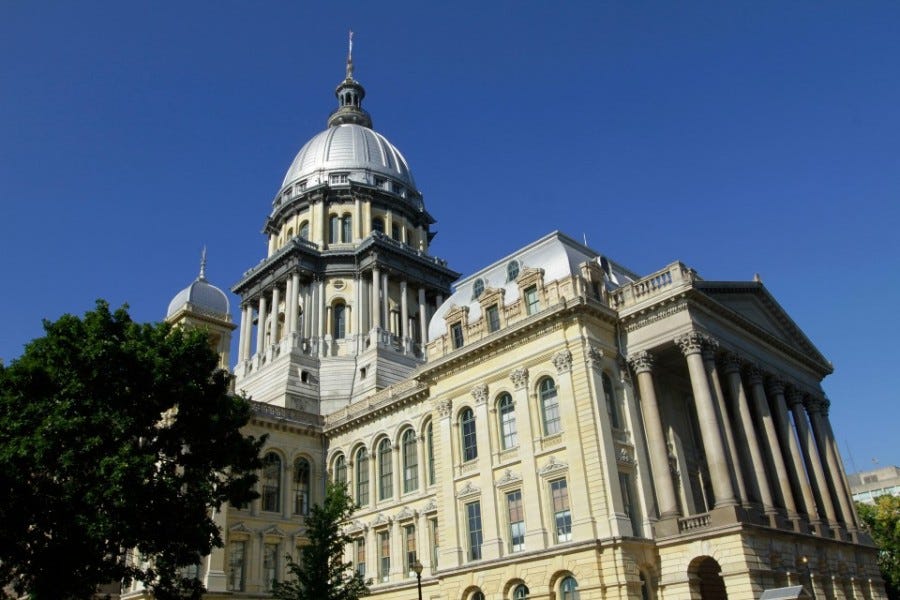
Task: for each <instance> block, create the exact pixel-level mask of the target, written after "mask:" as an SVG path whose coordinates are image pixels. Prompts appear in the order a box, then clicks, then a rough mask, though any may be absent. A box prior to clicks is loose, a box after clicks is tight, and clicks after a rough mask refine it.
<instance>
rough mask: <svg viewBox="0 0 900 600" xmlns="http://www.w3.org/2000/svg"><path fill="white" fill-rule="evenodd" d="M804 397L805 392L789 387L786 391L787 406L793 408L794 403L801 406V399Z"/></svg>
mask: <svg viewBox="0 0 900 600" xmlns="http://www.w3.org/2000/svg"><path fill="white" fill-rule="evenodd" d="M805 397H806V394H804V393H803V392H801V391H800V390H798V389H797V388H791V389H790V390H789V391H788V393H787V402H788V406H790V407H791V408H793V407H794V406H796V405H798V404H799V405H801V406H803V399H804V398H805Z"/></svg>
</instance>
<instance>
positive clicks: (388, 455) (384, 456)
mask: <svg viewBox="0 0 900 600" xmlns="http://www.w3.org/2000/svg"><path fill="white" fill-rule="evenodd" d="M393 454H394V448H393V444H391V440H390V439H388V438H383V439H382V440H381V441H380V442H378V446H377V451H376V455H377V457H378V458H377V460H378V462H377V465H378V499H379V500H390V499H391V498H393V497H394V456H393Z"/></svg>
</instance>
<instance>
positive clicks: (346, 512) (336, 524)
mask: <svg viewBox="0 0 900 600" xmlns="http://www.w3.org/2000/svg"><path fill="white" fill-rule="evenodd" d="M355 510H356V505H355V504H354V503H353V500H352V499H351V498H350V496H349V494H347V486H346V485H344V484H333V483H329V484H328V487H327V489H326V491H325V502H324V503H323V504H322V505H321V506H319V505H314V506H313V507H312V508H311V509H310V511H309V516H308V517H306V537H307V539H308V543H307V544H306V545H305V546H303V547H302V548H300V562H299V563H297V562H294V560H293V558H291V557H290V556H288V557H287V560H288V570H289V571H290V573H291V574H292V575H293V577H294V579H293V580H292V581H285V582H275V584H274V586H273V591H274V596H275V597H276V598H279V599H280V600H356V599H357V598H361V597H363V596H368V595H369V588H368V587H367V586H366V582H365V581H363V577H362V575H361V574H360V573H358V572H356V571H355V570H354V569H353V568H352V567H353V563H350V562H344V546H346V545H347V544H348V543H350V542H351V537H350V536H349V535H348V534H346V533H345V532H344V531H343V530H342V528H341V525H342V524H343V523H346V522H347V521H348V520H349V519H350V517H351V516H353V512H354V511H355Z"/></svg>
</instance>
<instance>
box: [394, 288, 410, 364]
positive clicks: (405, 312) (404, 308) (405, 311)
mask: <svg viewBox="0 0 900 600" xmlns="http://www.w3.org/2000/svg"><path fill="white" fill-rule="evenodd" d="M397 335H399V336H400V344H401V346H402V347H403V349H404V352H405V351H406V338H408V337H411V336H410V335H409V304H408V303H407V299H406V280H405V279H401V280H400V331H398V332H397Z"/></svg>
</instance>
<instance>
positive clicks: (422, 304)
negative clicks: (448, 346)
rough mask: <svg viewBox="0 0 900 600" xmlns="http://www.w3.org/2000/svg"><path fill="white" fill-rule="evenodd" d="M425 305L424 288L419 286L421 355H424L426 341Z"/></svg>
mask: <svg viewBox="0 0 900 600" xmlns="http://www.w3.org/2000/svg"><path fill="white" fill-rule="evenodd" d="M426 310H427V308H426V306H425V288H423V287H420V288H419V328H420V329H421V331H420V332H419V336H420V339H421V340H422V356H425V344H427V343H428V316H427V313H426Z"/></svg>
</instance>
